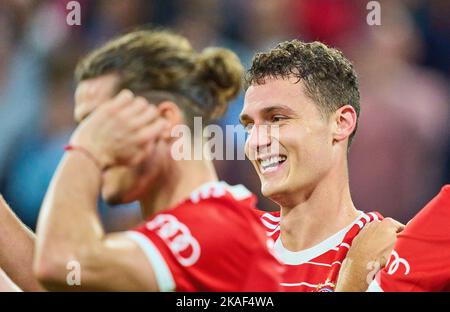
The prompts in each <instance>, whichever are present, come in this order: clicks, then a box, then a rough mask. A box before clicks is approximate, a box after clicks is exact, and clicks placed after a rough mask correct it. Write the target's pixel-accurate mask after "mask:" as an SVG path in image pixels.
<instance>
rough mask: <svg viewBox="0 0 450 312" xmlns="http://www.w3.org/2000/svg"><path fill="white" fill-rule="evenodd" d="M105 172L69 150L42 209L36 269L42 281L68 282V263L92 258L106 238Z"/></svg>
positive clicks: (38, 231) (81, 155)
mask: <svg viewBox="0 0 450 312" xmlns="http://www.w3.org/2000/svg"><path fill="white" fill-rule="evenodd" d="M100 186H101V172H100V170H99V169H98V168H97V166H96V165H95V163H94V162H93V161H92V160H91V159H89V158H87V157H86V156H85V155H83V154H82V153H79V152H70V153H67V154H66V155H65V156H64V158H63V160H62V161H61V164H60V166H59V168H58V170H57V172H56V174H55V176H54V177H53V180H52V182H51V185H50V187H49V190H48V192H47V194H46V196H45V199H44V203H43V206H42V209H41V213H40V217H39V222H38V228H37V245H36V259H35V261H36V262H35V271H36V273H37V274H38V276H39V278H40V280H41V281H42V280H44V281H45V280H47V281H48V280H50V281H51V282H52V283H56V284H57V283H60V282H61V283H65V281H66V275H67V273H68V270H67V268H66V266H67V264H68V263H69V262H70V261H72V260H75V261H78V262H79V263H80V265H81V269H82V268H83V259H85V258H89V256H90V254H91V253H92V252H95V251H96V249H97V246H98V245H99V244H100V243H101V240H102V239H103V237H104V231H103V228H102V225H101V222H100V219H99V217H98V214H97V209H96V208H97V197H98V195H99V190H100Z"/></svg>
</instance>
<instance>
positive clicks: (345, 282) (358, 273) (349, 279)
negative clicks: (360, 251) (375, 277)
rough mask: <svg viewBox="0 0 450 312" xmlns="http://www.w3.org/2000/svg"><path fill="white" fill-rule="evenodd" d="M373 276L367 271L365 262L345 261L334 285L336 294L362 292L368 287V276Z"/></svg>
mask: <svg viewBox="0 0 450 312" xmlns="http://www.w3.org/2000/svg"><path fill="white" fill-rule="evenodd" d="M371 273H372V274H373V273H374V272H371V271H370V270H369V269H368V265H367V262H364V261H358V260H356V261H355V260H353V259H349V258H347V259H345V260H344V262H343V263H342V267H341V270H340V272H339V278H338V280H337V283H336V289H335V291H336V292H363V291H366V290H367V288H368V287H369V284H368V282H367V281H368V280H369V275H370V274H371Z"/></svg>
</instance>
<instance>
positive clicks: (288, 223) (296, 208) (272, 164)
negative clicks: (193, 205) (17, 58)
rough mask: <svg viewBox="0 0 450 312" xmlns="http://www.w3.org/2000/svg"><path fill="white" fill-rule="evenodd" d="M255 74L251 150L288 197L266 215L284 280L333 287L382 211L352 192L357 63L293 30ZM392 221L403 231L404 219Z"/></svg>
mask: <svg viewBox="0 0 450 312" xmlns="http://www.w3.org/2000/svg"><path fill="white" fill-rule="evenodd" d="M247 80H248V84H249V87H248V89H247V92H246V95H245V103H244V108H243V111H242V113H241V123H242V124H243V125H244V126H245V127H246V128H247V130H248V133H249V136H248V138H247V141H246V155H247V156H248V158H249V159H250V160H251V161H252V163H253V165H254V167H255V169H256V171H257V173H258V175H259V178H260V180H261V191H262V193H263V195H264V196H266V197H268V198H270V199H271V200H273V201H274V202H275V203H277V204H278V205H279V206H280V212H275V213H265V214H262V221H263V223H264V224H265V225H266V227H267V230H268V233H269V235H271V236H272V237H273V238H274V240H275V241H276V243H275V249H276V250H277V251H278V253H279V255H280V257H281V260H282V261H283V262H284V263H285V264H286V267H287V270H286V275H285V276H284V279H283V283H282V286H284V289H285V290H287V291H317V290H318V291H333V290H334V288H335V284H336V281H337V278H338V274H339V269H340V265H341V263H342V261H343V260H344V259H345V257H346V254H347V252H348V248H349V247H350V245H351V242H352V240H353V238H354V237H355V236H356V235H357V234H358V232H359V231H360V230H361V229H362V228H363V227H364V225H365V224H367V223H369V222H371V221H373V220H381V219H382V217H381V216H380V215H379V214H378V213H375V212H370V213H364V212H362V211H359V210H357V209H356V208H355V205H354V204H353V201H352V198H351V195H350V188H349V177H348V166H347V154H348V149H349V146H350V144H351V141H352V139H353V137H354V135H355V132H356V128H357V125H358V116H359V111H360V103H359V100H360V96H359V88H358V80H357V77H356V73H355V71H354V68H353V65H352V64H351V62H350V61H349V60H347V59H346V58H345V57H344V56H343V54H342V53H341V52H340V51H338V50H336V49H332V48H329V47H327V46H326V45H324V44H322V43H319V42H313V43H303V42H301V41H298V40H293V41H288V42H283V43H280V44H278V45H277V46H276V47H275V48H274V49H272V50H270V51H268V52H265V53H259V54H257V55H256V56H255V58H254V59H253V64H252V67H251V69H250V70H249V72H248V77H247ZM382 222H383V223H386V224H387V226H386V229H387V231H391V232H392V233H394V234H395V233H396V231H397V230H399V229H400V227H401V226H400V225H399V224H398V223H396V222H395V221H393V220H391V219H385V221H382ZM394 237H395V235H394Z"/></svg>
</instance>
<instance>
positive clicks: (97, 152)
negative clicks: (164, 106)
mask: <svg viewBox="0 0 450 312" xmlns="http://www.w3.org/2000/svg"><path fill="white" fill-rule="evenodd" d="M166 127H167V124H166V122H165V120H164V119H163V118H161V117H160V116H159V113H158V110H157V108H156V107H155V106H154V105H151V104H149V103H148V101H147V100H146V99H144V98H143V97H139V96H137V97H136V96H134V95H133V93H132V92H131V91H129V90H122V91H121V92H120V93H119V94H118V95H116V96H115V97H114V98H112V99H110V100H108V101H106V102H105V103H102V104H101V105H98V107H97V108H96V109H95V110H94V111H93V112H92V113H91V114H90V115H89V116H88V117H87V118H86V119H85V120H83V121H82V122H81V123H80V125H79V126H78V128H77V129H76V131H75V132H74V134H73V135H72V138H71V141H70V143H71V144H72V145H74V146H80V147H83V148H85V149H86V150H88V151H89V152H90V153H91V154H92V155H93V156H94V157H95V158H96V159H97V160H98V161H99V162H100V164H101V166H102V168H106V167H110V166H115V165H127V166H135V165H137V164H139V163H140V162H142V161H143V160H144V159H145V158H146V156H148V155H149V154H151V153H152V152H153V149H154V147H155V144H156V142H157V140H158V139H159V137H160V134H161V133H162V132H163V130H164V129H165V128H166Z"/></svg>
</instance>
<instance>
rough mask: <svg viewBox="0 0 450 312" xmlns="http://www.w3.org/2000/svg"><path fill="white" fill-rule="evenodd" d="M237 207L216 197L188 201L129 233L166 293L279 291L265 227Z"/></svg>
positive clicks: (277, 275) (277, 276)
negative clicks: (193, 202) (196, 201)
mask: <svg viewBox="0 0 450 312" xmlns="http://www.w3.org/2000/svg"><path fill="white" fill-rule="evenodd" d="M238 208H239V209H236V207H234V209H233V208H230V207H228V206H227V205H224V204H223V203H221V202H220V201H218V200H215V199H208V200H203V201H200V202H199V203H196V204H195V205H193V204H191V203H189V202H186V203H184V204H183V205H181V206H179V207H177V208H175V209H171V210H168V211H166V212H164V213H162V214H158V215H157V216H155V217H154V218H153V219H151V220H150V221H149V222H147V223H146V224H144V225H143V226H141V227H139V228H137V229H136V230H134V231H132V232H130V237H132V238H133V239H134V241H135V242H137V243H138V244H139V245H140V246H141V247H142V248H143V250H144V252H145V253H146V255H147V257H148V259H149V261H150V263H151V265H152V267H153V268H154V271H155V274H156V278H157V280H158V284H159V288H160V290H161V291H172V290H176V291H246V290H255V291H258V290H267V291H272V290H277V288H278V282H279V272H277V271H276V270H277V268H276V264H275V263H274V261H276V260H275V259H274V258H273V256H272V255H271V254H270V252H269V251H268V248H267V238H266V237H265V234H264V231H263V229H262V226H261V225H260V224H259V220H258V219H257V218H255V219H251V218H250V220H249V219H247V218H246V217H245V215H244V214H243V213H244V212H245V207H243V209H244V211H242V210H241V209H240V208H241V207H238ZM251 215H252V214H250V213H249V216H251ZM257 223H258V224H257ZM255 226H256V228H255ZM255 230H256V232H255ZM258 233H261V235H260V234H258ZM249 266H252V267H249ZM255 279H256V281H255ZM255 282H256V283H255ZM275 287H276V288H275Z"/></svg>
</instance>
